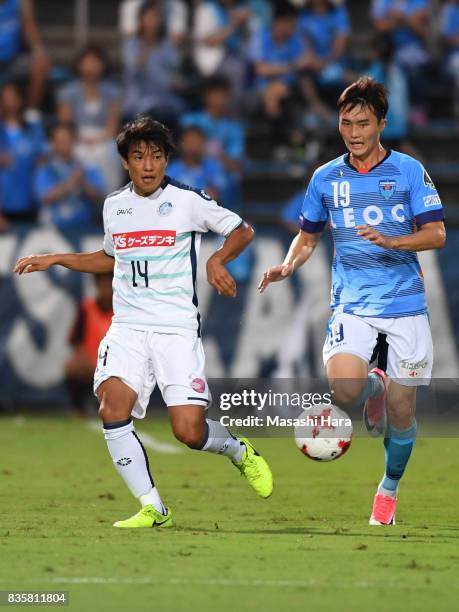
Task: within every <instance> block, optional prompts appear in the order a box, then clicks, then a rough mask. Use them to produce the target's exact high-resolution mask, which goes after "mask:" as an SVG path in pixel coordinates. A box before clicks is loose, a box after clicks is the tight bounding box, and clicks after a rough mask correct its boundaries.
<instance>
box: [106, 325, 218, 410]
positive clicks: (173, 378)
mask: <svg viewBox="0 0 459 612" xmlns="http://www.w3.org/2000/svg"><path fill="white" fill-rule="evenodd" d="M204 369H205V357H204V349H203V347H202V343H201V338H198V336H197V335H185V334H183V335H182V334H167V333H159V332H153V331H140V330H136V329H130V328H127V327H121V326H114V325H112V326H111V327H110V329H109V330H108V332H107V334H106V336H105V337H104V338H103V340H102V342H101V343H100V345H99V357H98V360H97V368H96V371H95V374H94V393H96V391H97V388H98V387H99V385H100V384H101V383H103V382H104V380H107V379H108V378H111V377H112V376H114V377H116V378H120V379H121V380H122V381H123V382H124V383H125V384H126V385H128V386H129V387H131V389H133V390H134V391H135V392H136V393H137V401H136V403H135V406H134V408H133V410H132V414H133V416H135V417H137V418H138V419H143V418H144V416H145V414H146V411H147V407H148V402H149V399H150V395H151V393H152V391H153V389H154V388H155V385H156V383H158V387H159V389H160V391H161V395H162V396H163V399H164V402H165V403H166V405H167V406H181V405H183V404H188V405H197V406H203V407H204V408H207V407H208V405H209V404H210V401H211V395H210V392H209V388H208V385H207V381H206V378H205V375H204Z"/></svg>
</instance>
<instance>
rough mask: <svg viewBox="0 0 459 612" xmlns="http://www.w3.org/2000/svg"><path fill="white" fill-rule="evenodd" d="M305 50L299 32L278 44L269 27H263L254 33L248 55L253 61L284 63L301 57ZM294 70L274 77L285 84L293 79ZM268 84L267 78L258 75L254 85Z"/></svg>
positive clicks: (289, 62)
mask: <svg viewBox="0 0 459 612" xmlns="http://www.w3.org/2000/svg"><path fill="white" fill-rule="evenodd" d="M305 51H306V45H305V43H304V42H303V39H302V36H301V34H300V33H299V31H298V32H296V33H295V34H293V36H290V38H288V39H287V40H286V41H285V42H283V43H281V44H279V43H277V42H276V41H275V40H274V39H273V36H272V31H271V28H264V29H262V30H260V31H259V32H257V33H256V34H255V35H254V38H253V41H252V46H251V51H250V57H251V59H252V61H254V62H266V63H267V64H275V65H279V66H282V65H286V64H291V63H292V62H294V61H296V60H298V59H299V58H301V56H302V55H303V54H304V52H305ZM295 78H296V75H295V72H289V73H287V74H283V75H281V76H279V77H276V79H277V80H281V81H283V82H284V83H286V84H287V85H290V84H292V83H293V82H294V81H295ZM267 84H268V79H265V78H262V77H258V79H257V81H256V85H257V86H258V87H259V88H263V87H265V86H266V85H267Z"/></svg>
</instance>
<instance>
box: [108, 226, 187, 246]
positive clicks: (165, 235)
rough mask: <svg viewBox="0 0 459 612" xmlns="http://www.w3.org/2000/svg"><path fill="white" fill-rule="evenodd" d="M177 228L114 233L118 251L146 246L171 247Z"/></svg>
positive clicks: (173, 243)
mask: <svg viewBox="0 0 459 612" xmlns="http://www.w3.org/2000/svg"><path fill="white" fill-rule="evenodd" d="M176 234H177V232H176V231H175V230H143V231H140V232H123V233H121V234H113V242H114V244H115V249H116V250H117V251H122V250H124V249H134V248H145V247H169V246H174V245H175V239H176Z"/></svg>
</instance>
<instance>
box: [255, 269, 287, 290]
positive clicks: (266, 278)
mask: <svg viewBox="0 0 459 612" xmlns="http://www.w3.org/2000/svg"><path fill="white" fill-rule="evenodd" d="M292 274H293V264H281V265H280V266H274V267H273V268H269V270H267V271H266V272H265V273H264V274H263V278H262V279H261V281H260V284H259V285H258V292H259V293H263V291H265V289H267V287H268V285H269V284H270V283H275V282H277V281H281V280H284V279H286V278H288V277H289V276H291V275H292Z"/></svg>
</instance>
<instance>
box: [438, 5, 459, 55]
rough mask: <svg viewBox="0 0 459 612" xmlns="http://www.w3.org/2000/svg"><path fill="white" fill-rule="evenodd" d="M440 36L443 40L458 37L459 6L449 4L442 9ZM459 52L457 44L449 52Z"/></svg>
mask: <svg viewBox="0 0 459 612" xmlns="http://www.w3.org/2000/svg"><path fill="white" fill-rule="evenodd" d="M442 34H443V36H445V38H454V37H459V5H457V4H456V3H455V2H449V3H448V4H446V5H445V6H444V7H443V12H442ZM456 51H459V44H458V45H456V47H454V48H451V52H453V53H454V52H456Z"/></svg>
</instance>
